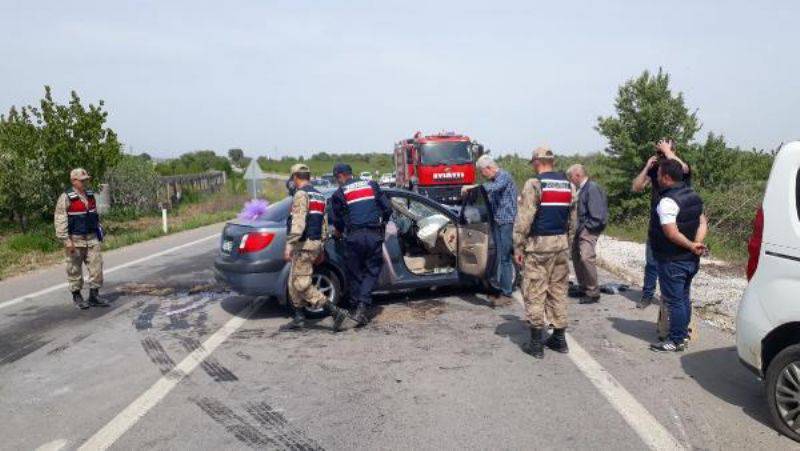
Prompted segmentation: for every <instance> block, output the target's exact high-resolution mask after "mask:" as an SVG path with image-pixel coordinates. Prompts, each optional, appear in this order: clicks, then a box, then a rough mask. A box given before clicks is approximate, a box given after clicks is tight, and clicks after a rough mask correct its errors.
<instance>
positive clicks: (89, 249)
mask: <svg viewBox="0 0 800 451" xmlns="http://www.w3.org/2000/svg"><path fill="white" fill-rule="evenodd" d="M101 249H102V245H101V244H100V242H99V241H97V240H87V241H85V242H83V243H76V246H75V248H74V250H73V251H72V252H71V253H70V252H69V250H68V249H65V250H64V254H65V259H64V262H65V264H66V267H67V284H68V285H69V291H80V290H81V289H82V288H83V266H84V265H86V271H87V273H88V274H87V275H88V277H87V282H88V285H89V288H100V287H102V286H103V254H102V253H101Z"/></svg>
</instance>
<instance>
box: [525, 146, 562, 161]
mask: <svg viewBox="0 0 800 451" xmlns="http://www.w3.org/2000/svg"><path fill="white" fill-rule="evenodd" d="M555 159H556V155H555V154H554V153H553V151H552V149H550V146H539V147H537V148H536V150H534V151H533V156H531V162H532V161H533V160H555Z"/></svg>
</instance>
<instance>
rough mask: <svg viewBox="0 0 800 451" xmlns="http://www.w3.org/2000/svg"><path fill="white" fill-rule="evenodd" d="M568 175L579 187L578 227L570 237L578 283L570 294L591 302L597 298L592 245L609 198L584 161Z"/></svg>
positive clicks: (605, 215) (602, 224)
mask: <svg viewBox="0 0 800 451" xmlns="http://www.w3.org/2000/svg"><path fill="white" fill-rule="evenodd" d="M567 177H569V180H570V181H571V182H572V184H574V185H575V187H576V188H577V189H578V227H577V229H576V232H575V238H574V239H573V241H572V264H573V266H575V277H576V278H577V279H578V285H577V287H575V288H573V289H571V290H570V295H571V296H573V297H579V298H581V300H580V303H581V304H594V303H596V302H598V301H600V289H599V287H598V286H597V262H596V258H597V254H596V252H595V248H596V247H597V238H598V237H599V236H600V234H601V233H602V232H603V230H604V229H605V228H606V221H607V220H608V201H607V200H606V194H605V193H604V192H603V189H602V188H600V186H599V185H598V184H597V183H595V182H594V181H592V180H589V175H588V174H587V173H586V168H584V167H583V165H580V164H575V165H572V166H571V167H570V168H569V169H568V170H567Z"/></svg>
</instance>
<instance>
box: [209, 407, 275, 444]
mask: <svg viewBox="0 0 800 451" xmlns="http://www.w3.org/2000/svg"><path fill="white" fill-rule="evenodd" d="M195 404H197V406H198V407H200V409H202V410H203V412H205V413H206V415H208V416H209V417H211V419H212V420H214V421H216V422H217V423H219V424H220V425H222V426H223V427H224V428H225V430H226V431H228V432H229V433H230V434H232V435H233V436H234V437H236V439H237V440H239V441H240V442H242V443H244V444H245V445H247V446H250V447H251V448H255V449H261V448H264V447H268V446H269V447H274V448H282V447H281V444H280V443H278V442H277V441H276V440H274V439H273V438H271V437H269V436H267V435H265V434H263V433H262V432H261V431H259V430H258V428H256V427H255V426H253V425H252V424H250V423H249V422H248V421H247V420H245V419H244V418H243V417H242V416H240V415H237V414H236V413H235V412H234V411H233V410H231V409H230V408H229V407H228V406H226V405H225V404H223V403H221V402H220V401H218V400H216V399H213V398H200V399H198V400H195Z"/></svg>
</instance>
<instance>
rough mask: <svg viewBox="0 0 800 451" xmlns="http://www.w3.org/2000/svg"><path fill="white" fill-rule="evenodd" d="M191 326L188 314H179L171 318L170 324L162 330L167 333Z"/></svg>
mask: <svg viewBox="0 0 800 451" xmlns="http://www.w3.org/2000/svg"><path fill="white" fill-rule="evenodd" d="M190 327H191V325H190V324H189V322H188V321H186V314H185V313H179V314H177V315H171V316H170V317H169V324H168V325H166V326H164V327H163V328H162V329H161V330H163V331H165V332H167V331H172V330H183V329H188V328H190Z"/></svg>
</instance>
